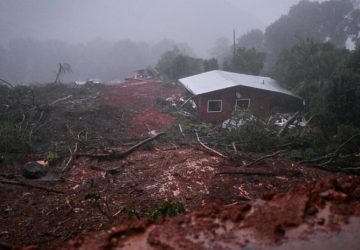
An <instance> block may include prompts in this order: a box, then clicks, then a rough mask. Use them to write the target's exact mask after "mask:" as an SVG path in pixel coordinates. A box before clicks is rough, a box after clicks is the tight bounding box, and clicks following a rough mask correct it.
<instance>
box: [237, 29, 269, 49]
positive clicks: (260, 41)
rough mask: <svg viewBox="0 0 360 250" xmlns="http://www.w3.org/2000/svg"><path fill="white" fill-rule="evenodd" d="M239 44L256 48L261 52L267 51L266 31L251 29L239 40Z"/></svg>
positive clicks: (239, 45) (248, 47)
mask: <svg viewBox="0 0 360 250" xmlns="http://www.w3.org/2000/svg"><path fill="white" fill-rule="evenodd" d="M237 46H238V47H242V48H247V49H256V50H257V51H259V52H265V51H266V49H265V46H264V33H263V32H262V31H261V30H259V29H253V30H250V31H249V32H248V33H246V34H244V35H242V36H241V37H240V38H239V39H238V40H237Z"/></svg>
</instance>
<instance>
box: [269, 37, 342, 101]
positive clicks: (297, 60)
mask: <svg viewBox="0 0 360 250" xmlns="http://www.w3.org/2000/svg"><path fill="white" fill-rule="evenodd" d="M347 55H348V51H347V50H345V49H337V48H335V46H334V45H332V44H330V43H316V42H314V40H312V39H305V40H299V42H298V44H296V45H295V46H293V47H292V48H290V49H288V50H284V51H283V52H282V53H281V54H280V56H279V58H278V60H277V62H276V64H275V65H274V66H273V68H272V70H271V73H270V74H271V76H272V77H273V78H275V79H277V80H278V81H279V82H280V83H281V84H283V85H284V86H285V87H286V88H288V89H291V90H293V91H294V92H296V93H297V94H299V95H300V96H302V97H303V98H305V100H306V102H307V103H308V104H310V103H311V101H312V99H313V97H314V96H315V95H317V94H318V93H319V91H320V90H321V89H322V88H323V87H324V86H325V85H326V84H328V83H329V82H330V81H331V79H332V76H333V74H334V73H335V72H336V69H337V68H338V67H339V65H341V64H342V63H343V61H344V60H345V59H346V57H347Z"/></svg>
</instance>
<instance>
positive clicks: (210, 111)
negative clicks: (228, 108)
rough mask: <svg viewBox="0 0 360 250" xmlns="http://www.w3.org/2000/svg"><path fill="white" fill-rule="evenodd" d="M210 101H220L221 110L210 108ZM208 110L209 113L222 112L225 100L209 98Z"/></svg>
mask: <svg viewBox="0 0 360 250" xmlns="http://www.w3.org/2000/svg"><path fill="white" fill-rule="evenodd" d="M210 102H220V110H215V111H213V110H210ZM207 112H208V113H221V112H223V100H208V101H207Z"/></svg>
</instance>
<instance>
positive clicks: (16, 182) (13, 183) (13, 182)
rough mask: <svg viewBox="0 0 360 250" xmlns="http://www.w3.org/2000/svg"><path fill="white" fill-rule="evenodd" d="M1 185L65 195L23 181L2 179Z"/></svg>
mask: <svg viewBox="0 0 360 250" xmlns="http://www.w3.org/2000/svg"><path fill="white" fill-rule="evenodd" d="M0 183H2V184H7V185H15V186H23V187H30V188H35V189H40V190H44V191H47V192H50V193H56V194H65V193H64V192H63V191H59V190H55V189H51V188H46V187H41V186H37V185H33V184H30V183H26V182H22V181H10V180H1V179H0Z"/></svg>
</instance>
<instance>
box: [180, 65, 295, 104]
mask: <svg viewBox="0 0 360 250" xmlns="http://www.w3.org/2000/svg"><path fill="white" fill-rule="evenodd" d="M179 81H180V82H181V84H183V85H184V87H185V88H187V89H188V90H189V91H190V92H191V93H192V94H194V95H201V94H205V93H209V92H213V91H217V90H221V89H226V88H231V87H235V86H245V87H250V88H256V89H262V90H267V91H272V92H279V93H282V94H286V95H290V96H294V97H297V98H300V97H298V96H296V95H294V94H293V93H291V92H290V91H289V90H286V89H284V88H283V87H281V86H280V85H279V84H278V83H277V82H276V81H275V80H274V79H272V78H269V77H263V76H253V75H245V74H238V73H232V72H226V71H221V70H213V71H209V72H205V73H201V74H198V75H194V76H190V77H186V78H182V79H179Z"/></svg>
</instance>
